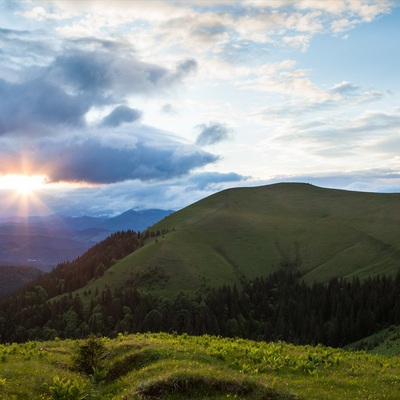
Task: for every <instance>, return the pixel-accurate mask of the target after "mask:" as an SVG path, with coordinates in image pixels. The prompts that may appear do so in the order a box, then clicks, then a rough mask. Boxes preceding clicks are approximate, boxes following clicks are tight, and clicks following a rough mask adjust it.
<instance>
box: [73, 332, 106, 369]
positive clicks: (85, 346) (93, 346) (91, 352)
mask: <svg viewBox="0 0 400 400" xmlns="http://www.w3.org/2000/svg"><path fill="white" fill-rule="evenodd" d="M106 355H107V349H106V346H105V344H104V343H103V341H102V340H101V339H99V338H97V337H95V336H93V335H91V336H89V337H88V338H87V339H86V340H85V341H84V343H82V344H80V345H78V348H77V351H76V353H75V354H74V356H73V368H74V369H75V370H77V371H79V372H82V373H84V374H86V375H91V374H93V373H94V372H95V373H96V372H97V373H99V371H102V370H103V369H104V359H105V357H106Z"/></svg>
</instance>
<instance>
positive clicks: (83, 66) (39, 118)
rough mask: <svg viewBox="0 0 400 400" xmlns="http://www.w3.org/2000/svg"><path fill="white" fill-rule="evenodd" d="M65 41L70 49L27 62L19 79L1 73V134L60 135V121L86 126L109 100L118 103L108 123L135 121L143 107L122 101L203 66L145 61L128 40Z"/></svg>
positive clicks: (172, 82)
mask: <svg viewBox="0 0 400 400" xmlns="http://www.w3.org/2000/svg"><path fill="white" fill-rule="evenodd" d="M5 34H6V35H9V34H10V33H9V31H6V32H5ZM65 45H66V47H67V50H66V51H65V52H64V53H62V54H61V53H58V54H56V56H55V57H53V58H52V57H49V59H48V60H47V58H46V57H44V58H43V60H47V61H48V62H47V63H46V64H44V65H40V66H35V67H34V68H32V66H28V67H25V68H22V67H21V69H20V71H19V72H18V74H16V73H15V76H18V79H9V80H6V79H4V78H3V79H1V78H0V135H5V134H11V133H12V134H13V135H23V136H25V137H28V136H37V135H46V136H48V135H59V134H60V127H73V128H76V127H83V126H86V125H87V115H88V113H89V111H93V110H95V109H96V108H101V107H104V106H106V105H107V106H110V105H111V106H115V109H114V111H113V112H112V113H111V114H110V115H109V116H107V117H105V119H104V120H103V121H102V123H103V124H105V125H108V126H113V127H116V126H118V125H119V124H121V123H123V122H133V121H134V120H137V119H138V118H139V117H140V112H139V111H137V110H134V109H132V108H130V107H128V106H121V103H122V104H126V103H127V102H128V101H127V100H128V99H129V98H130V97H131V96H132V95H137V94H145V95H150V94H154V93H157V94H159V93H163V92H167V91H168V90H169V89H170V88H173V87H176V86H177V85H180V84H181V83H182V81H183V80H184V79H185V77H187V76H188V75H189V74H191V73H193V72H195V70H196V68H197V62H196V60H194V59H186V60H183V61H180V62H177V63H176V64H175V67H164V66H161V65H158V64H155V63H149V62H144V61H142V60H139V59H138V58H136V57H135V55H134V54H132V47H131V46H130V45H126V43H125V42H123V41H111V40H108V41H105V40H92V39H87V40H76V41H69V42H66V43H65ZM50 55H53V50H50V51H49V56H50ZM4 75H6V74H4ZM121 107H122V108H121ZM124 107H126V108H124Z"/></svg>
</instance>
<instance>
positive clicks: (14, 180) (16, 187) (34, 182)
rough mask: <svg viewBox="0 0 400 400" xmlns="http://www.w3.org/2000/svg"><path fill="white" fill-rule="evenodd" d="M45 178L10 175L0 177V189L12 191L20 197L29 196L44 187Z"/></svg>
mask: <svg viewBox="0 0 400 400" xmlns="http://www.w3.org/2000/svg"><path fill="white" fill-rule="evenodd" d="M44 182H45V178H44V176H40V175H18V174H10V175H5V176H3V177H0V188H1V189H7V190H11V191H14V192H15V193H16V194H18V195H20V196H30V195H32V194H34V192H35V191H37V190H39V189H40V188H42V187H43V186H44Z"/></svg>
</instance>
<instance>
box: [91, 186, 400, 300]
mask: <svg viewBox="0 0 400 400" xmlns="http://www.w3.org/2000/svg"><path fill="white" fill-rule="evenodd" d="M399 204H400V194H377V193H362V192H349V191H343V190H332V189H323V188H319V187H315V186H312V185H309V184H297V183H282V184H276V185H270V186H263V187H256V188H254V187H252V188H236V189H229V190H225V191H222V192H220V193H217V194H215V195H212V196H210V197H208V198H206V199H203V200H201V201H199V202H197V203H195V204H192V205H191V206H189V207H186V208H184V209H182V210H180V211H178V212H175V213H173V214H171V215H170V216H168V217H166V218H164V219H163V220H162V221H160V222H159V223H157V224H156V225H154V226H153V227H151V230H152V231H154V232H157V231H159V232H161V233H163V234H160V236H157V237H153V238H150V239H148V240H147V241H146V243H145V246H143V247H142V248H140V249H139V250H137V251H135V252H134V253H132V254H131V255H129V256H128V257H126V258H124V259H123V260H120V261H119V262H118V263H116V264H115V265H114V266H113V267H111V268H110V269H109V270H107V271H106V273H105V274H104V276H103V277H102V278H100V279H98V280H96V281H95V282H93V283H92V284H91V285H89V287H88V288H86V289H90V290H95V288H96V287H97V288H99V289H102V288H104V287H105V286H106V285H108V286H111V287H113V286H117V287H118V286H121V285H126V283H127V282H128V283H130V284H132V285H134V287H136V288H139V289H145V290H146V291H150V292H155V293H157V294H163V295H171V294H176V293H177V291H179V290H184V291H188V292H193V291H195V290H198V289H201V288H202V287H216V286H220V285H223V284H233V283H237V284H240V281H241V279H242V278H243V277H247V278H255V277H257V276H266V275H268V274H270V273H271V272H273V271H275V270H277V269H278V268H279V267H280V266H282V265H289V264H291V265H293V264H294V265H296V266H298V267H299V270H300V271H301V273H302V274H303V275H304V279H305V280H306V281H308V282H310V283H311V282H314V281H315V280H317V281H323V282H325V281H327V280H328V279H330V278H332V277H335V276H339V277H352V276H354V275H358V276H359V277H361V278H365V277H368V276H374V275H376V274H383V273H385V274H391V273H393V272H394V271H397V268H398V266H399V259H400V229H399V227H400V213H399V212H398V208H399Z"/></svg>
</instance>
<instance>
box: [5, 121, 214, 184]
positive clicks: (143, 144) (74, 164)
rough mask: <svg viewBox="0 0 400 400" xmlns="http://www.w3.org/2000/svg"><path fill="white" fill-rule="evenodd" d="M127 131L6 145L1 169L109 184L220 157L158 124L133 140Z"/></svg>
mask: <svg viewBox="0 0 400 400" xmlns="http://www.w3.org/2000/svg"><path fill="white" fill-rule="evenodd" d="M98 133H100V132H98ZM121 134H122V136H123V137H125V141H121V140H115V139H114V138H113V137H111V138H106V139H104V138H103V139H101V135H97V136H92V137H89V138H85V137H72V138H59V139H57V140H38V141H36V142H31V143H30V144H29V145H27V146H22V149H21V148H16V149H15V150H14V151H13V150H12V149H10V148H6V147H4V148H3V149H2V150H0V156H1V157H2V160H3V162H2V165H1V166H0V173H7V172H8V173H33V172H34V173H35V174H44V175H46V176H47V177H48V180H49V182H60V181H62V182H86V183H92V184H109V183H115V182H122V181H125V180H133V179H138V180H141V181H159V180H168V179H172V178H177V177H180V176H184V175H186V174H188V173H190V172H191V171H193V170H195V169H197V168H200V167H203V166H205V165H208V164H212V163H215V162H216V161H218V160H219V157H218V156H216V155H213V154H210V153H208V152H205V151H203V150H201V149H199V148H198V147H196V146H193V145H190V144H184V143H181V142H179V141H178V140H177V139H175V138H174V137H172V136H168V135H166V134H165V133H164V132H161V131H157V130H155V129H154V128H150V127H147V128H146V127H143V126H142V127H139V128H137V130H136V131H135V132H132V133H131V139H130V140H128V136H127V135H126V133H121ZM115 137H116V136H115ZM21 169H24V170H21ZM26 169H29V171H26Z"/></svg>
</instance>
